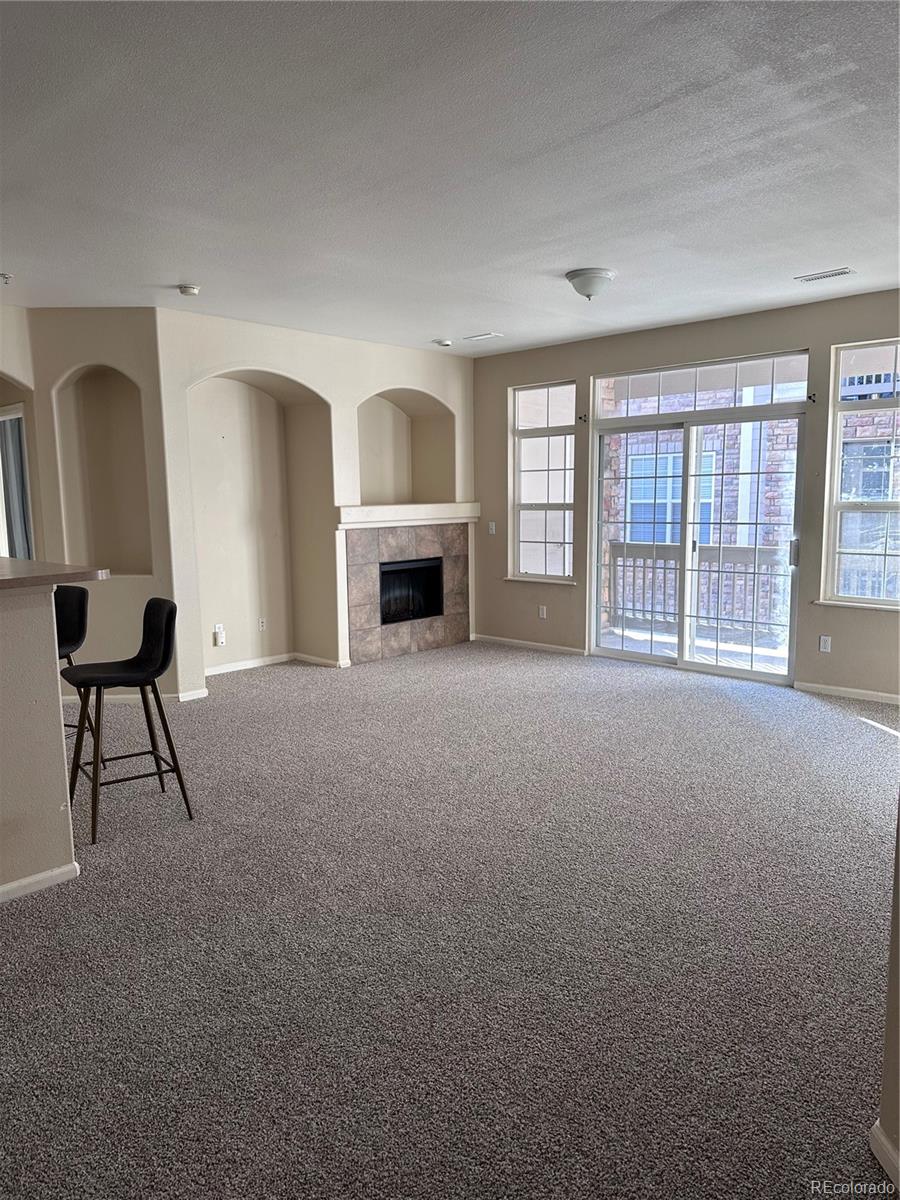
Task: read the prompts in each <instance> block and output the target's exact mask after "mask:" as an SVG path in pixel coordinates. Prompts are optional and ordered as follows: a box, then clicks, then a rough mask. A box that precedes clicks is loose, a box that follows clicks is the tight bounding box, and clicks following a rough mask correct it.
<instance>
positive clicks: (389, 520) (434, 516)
mask: <svg viewBox="0 0 900 1200" xmlns="http://www.w3.org/2000/svg"><path fill="white" fill-rule="evenodd" d="M480 516H481V505H480V504H478V503H477V502H475V501H474V500H466V501H462V502H461V503H452V504H451V503H446V504H348V505H341V507H339V508H338V529H377V528H383V527H385V526H391V525H447V524H450V523H451V522H454V521H477V520H478V518H479V517H480Z"/></svg>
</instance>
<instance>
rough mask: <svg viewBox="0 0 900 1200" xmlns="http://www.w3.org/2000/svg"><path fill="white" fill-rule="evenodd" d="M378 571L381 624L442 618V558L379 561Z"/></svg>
mask: <svg viewBox="0 0 900 1200" xmlns="http://www.w3.org/2000/svg"><path fill="white" fill-rule="evenodd" d="M379 570H380V575H381V623H382V625H395V624H397V622H399V621H419V620H422V619H423V618H425V617H440V616H442V615H443V612H444V578H443V576H444V572H443V560H442V559H440V558H415V559H409V560H407V561H406V562H383V563H381V564H380V567H379Z"/></svg>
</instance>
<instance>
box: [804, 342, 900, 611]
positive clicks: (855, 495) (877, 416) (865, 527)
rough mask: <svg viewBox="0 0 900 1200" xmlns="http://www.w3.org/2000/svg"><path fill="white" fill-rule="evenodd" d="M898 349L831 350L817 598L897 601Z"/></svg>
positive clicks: (893, 345)
mask: <svg viewBox="0 0 900 1200" xmlns="http://www.w3.org/2000/svg"><path fill="white" fill-rule="evenodd" d="M898 345H900V343H898V342H896V341H891V342H875V343H870V344H868V345H861V346H841V347H837V349H836V353H837V355H838V361H837V370H836V372H835V375H836V386H835V391H834V395H833V397H832V402H831V409H832V412H831V453H832V459H831V489H832V490H831V505H830V511H829V514H828V531H827V553H826V557H825V573H824V575H825V578H824V588H823V599H825V600H846V601H850V602H856V603H858V604H890V605H894V604H897V603H898V601H900V410H898V398H897V392H896V384H897V378H898V375H897V369H898V363H897V354H898Z"/></svg>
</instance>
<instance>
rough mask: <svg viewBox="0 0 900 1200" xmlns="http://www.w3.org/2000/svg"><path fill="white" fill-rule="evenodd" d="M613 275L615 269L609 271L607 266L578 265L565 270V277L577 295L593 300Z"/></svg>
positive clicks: (608, 283) (612, 278) (606, 285)
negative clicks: (572, 269)
mask: <svg viewBox="0 0 900 1200" xmlns="http://www.w3.org/2000/svg"><path fill="white" fill-rule="evenodd" d="M615 277H616V273H615V271H610V269H609V268H608V267H578V268H577V269H576V270H574V271H566V279H568V281H569V283H571V285H572V287H573V288H574V289H575V291H576V292H577V293H578V295H579V296H584V298H585V299H586V300H593V298H594V297H595V296H597V295H599V294H600V292H602V291H603V289H604V288H608V287H609V285H610V284H611V283H612V281H613V280H614V279H615Z"/></svg>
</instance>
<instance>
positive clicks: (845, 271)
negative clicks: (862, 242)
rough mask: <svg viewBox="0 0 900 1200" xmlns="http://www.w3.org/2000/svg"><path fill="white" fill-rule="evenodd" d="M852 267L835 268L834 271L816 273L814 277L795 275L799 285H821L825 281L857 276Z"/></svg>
mask: <svg viewBox="0 0 900 1200" xmlns="http://www.w3.org/2000/svg"><path fill="white" fill-rule="evenodd" d="M855 274H856V272H855V271H854V270H853V268H852V267H835V268H834V270H833V271H816V272H815V273H814V274H812V275H795V276H794V279H795V280H796V281H797V283H820V282H821V281H822V280H823V279H840V277H841V276H842V275H855Z"/></svg>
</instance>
